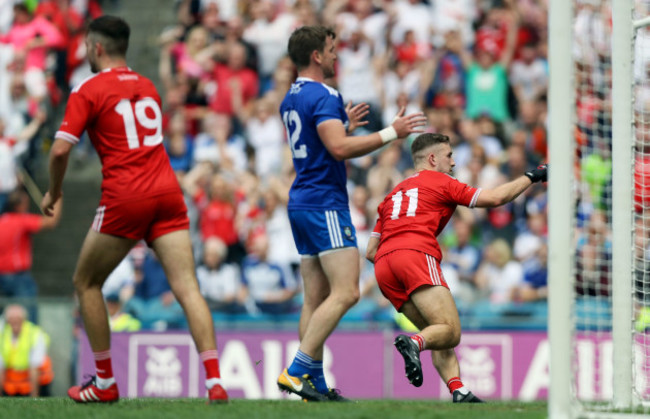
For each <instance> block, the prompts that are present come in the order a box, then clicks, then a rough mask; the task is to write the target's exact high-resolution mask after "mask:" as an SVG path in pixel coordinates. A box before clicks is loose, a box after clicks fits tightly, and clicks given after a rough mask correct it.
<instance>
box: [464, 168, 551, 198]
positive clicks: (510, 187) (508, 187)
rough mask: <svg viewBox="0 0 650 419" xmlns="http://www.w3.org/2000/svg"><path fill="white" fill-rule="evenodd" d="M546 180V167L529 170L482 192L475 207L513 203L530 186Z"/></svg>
mask: <svg viewBox="0 0 650 419" xmlns="http://www.w3.org/2000/svg"><path fill="white" fill-rule="evenodd" d="M547 179H548V165H546V164H542V165H539V166H538V167H537V168H536V169H534V170H530V171H528V172H526V173H525V174H524V176H520V177H518V178H517V179H515V180H513V181H510V182H508V183H504V184H503V185H500V186H497V187H496V188H494V189H486V190H482V191H481V192H480V194H479V196H478V199H477V200H476V206H477V207H480V208H491V207H498V206H500V205H503V204H507V203H508V202H511V201H514V200H515V198H517V197H518V196H519V195H520V194H521V193H522V192H523V191H525V190H526V189H528V187H529V186H530V185H532V184H533V183H537V182H546V181H547Z"/></svg>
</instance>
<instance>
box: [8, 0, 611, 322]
mask: <svg viewBox="0 0 650 419" xmlns="http://www.w3.org/2000/svg"><path fill="white" fill-rule="evenodd" d="M122 3H124V0H122ZM160 3H161V7H170V8H173V9H174V13H175V14H176V20H177V21H176V23H175V24H174V25H170V26H168V27H166V28H164V29H163V30H161V31H159V36H158V37H157V39H156V41H155V45H156V46H155V48H157V55H158V56H159V61H158V62H150V63H149V64H150V66H152V67H153V66H156V67H157V76H158V77H157V78H155V80H154V81H155V82H156V84H157V86H158V87H159V92H160V95H161V97H162V100H163V107H164V109H163V112H164V126H163V128H164V132H165V147H166V148H167V151H168V154H169V158H170V161H171V164H172V166H173V168H174V170H175V171H176V174H177V176H178V180H179V182H180V184H181V186H182V188H183V190H184V192H185V195H186V200H187V204H188V208H189V213H190V218H191V232H192V237H193V243H194V249H195V257H196V261H197V275H198V279H199V282H200V286H201V290H202V292H203V294H204V295H205V297H206V298H207V300H208V301H209V304H210V307H211V309H212V311H213V314H214V317H215V319H216V320H218V321H244V322H246V321H260V320H270V321H275V320H281V321H285V320H291V321H293V320H297V318H298V315H299V307H300V302H301V279H300V276H299V271H298V264H299V255H298V254H297V251H296V249H295V246H294V244H293V239H292V235H291V229H290V225H289V221H288V218H287V211H286V203H287V199H288V190H289V187H290V186H291V182H292V179H293V176H294V173H293V167H292V162H291V153H290V150H289V147H288V146H287V138H286V133H285V129H284V127H283V123H282V120H281V118H280V115H279V112H278V107H279V104H280V101H281V100H282V98H283V97H284V95H285V93H286V92H287V90H288V89H289V87H290V85H291V83H292V81H293V80H294V78H295V75H296V71H295V68H294V66H293V65H292V63H291V61H290V59H289V58H288V57H287V55H286V45H287V41H288V39H289V36H290V34H291V32H292V31H293V30H294V29H296V28H298V27H300V26H302V25H312V24H324V25H330V26H332V27H334V28H335V30H336V33H337V34H338V37H337V41H338V60H337V65H336V67H337V68H336V76H335V77H334V78H333V79H331V80H329V81H328V84H331V85H332V86H334V87H335V88H337V89H338V90H339V91H340V93H341V94H342V96H343V99H344V101H345V102H348V101H351V102H352V103H353V104H356V103H360V102H365V103H367V104H369V105H370V114H369V116H368V121H369V124H368V125H367V126H366V127H364V128H361V129H359V130H358V131H357V133H358V134H362V133H363V132H361V131H363V130H364V129H365V130H367V131H376V130H379V129H381V128H382V127H384V126H386V125H388V124H389V123H390V122H391V121H392V119H393V117H394V115H395V114H396V113H397V111H398V109H399V108H400V107H402V106H404V107H406V109H407V113H410V112H413V111H418V110H421V111H423V112H424V113H425V114H426V115H427V117H428V121H429V125H428V126H427V128H426V129H427V130H428V131H430V132H439V133H443V134H445V135H448V136H449V137H450V139H451V142H452V145H453V147H454V159H455V161H456V167H455V175H456V177H457V178H458V179H459V180H460V181H462V182H465V183H468V184H470V185H473V186H476V187H481V188H492V187H495V186H496V185H499V184H500V183H503V182H506V181H508V180H511V179H514V178H516V177H518V176H521V175H522V174H523V173H524V172H525V171H526V170H528V169H530V168H533V167H534V166H536V165H537V164H539V163H542V162H546V161H547V123H548V121H547V117H548V112H547V89H548V79H549V77H548V56H547V53H548V42H547V38H548V33H547V32H548V24H547V6H548V4H547V1H546V0H519V1H515V0H425V1H422V0H239V1H236V0H179V1H175V2H160ZM162 3H165V5H164V6H163V5H162ZM122 7H124V4H121V3H120V2H118V1H112V2H108V1H97V0H50V1H45V0H42V1H37V0H31V1H10V0H7V1H2V2H0V34H1V35H0V203H2V204H4V203H7V204H8V205H6V206H5V209H6V211H7V212H5V214H4V215H3V216H6V215H7V214H9V213H11V212H17V210H16V208H15V206H13V205H9V204H11V202H13V201H12V200H11V199H10V198H11V194H12V191H14V190H15V189H16V188H19V189H20V188H25V187H28V186H29V185H27V184H26V183H28V180H29V175H30V174H32V175H34V174H35V173H36V172H37V171H38V170H43V167H42V166H43V165H44V162H45V161H46V158H45V157H44V156H46V154H47V149H48V145H49V143H51V141H52V136H53V132H54V131H55V130H56V128H57V124H58V123H60V114H61V109H62V107H63V106H64V105H65V100H66V97H67V95H68V94H69V91H70V89H71V88H72V87H73V86H74V85H76V84H77V83H79V82H80V81H81V80H83V79H84V78H85V77H87V76H89V75H90V74H91V73H90V69H89V66H88V65H87V63H86V62H85V61H84V58H85V46H84V43H83V36H84V27H85V24H86V23H87V22H88V21H89V20H91V19H92V18H94V17H97V16H99V15H101V14H102V13H104V10H105V9H108V8H110V10H111V11H116V12H117V14H119V11H120V9H121V8H122ZM577 7H578V10H577V13H578V20H577V21H576V22H577V23H576V27H575V35H576V39H578V41H579V43H580V44H581V45H580V46H579V47H577V50H576V51H577V52H576V54H575V56H576V60H577V64H576V65H578V66H582V67H581V71H580V72H579V74H581V75H582V76H583V77H585V80H586V81H585V83H586V84H587V85H589V86H590V91H588V92H582V93H581V94H580V95H579V100H578V103H577V106H578V117H579V121H578V125H577V128H576V138H578V140H579V141H581V142H579V144H580V148H579V149H578V150H577V152H581V153H586V154H585V156H583V158H582V160H581V162H582V163H580V165H578V166H577V167H576V168H575V172H576V176H577V178H578V179H580V180H581V181H582V184H584V185H586V186H585V188H581V191H583V192H579V197H578V199H579V200H580V206H579V207H580V214H579V216H578V219H579V223H578V225H577V226H576V228H577V229H578V231H577V235H576V237H579V239H578V240H577V243H576V246H577V252H587V253H586V254H588V255H589V257H588V258H585V259H580V260H587V261H593V263H592V265H593V264H596V265H597V266H596V265H594V266H591V265H590V266H585V267H583V271H584V272H588V275H585V278H584V281H590V282H589V283H590V284H591V283H593V284H594V287H592V288H593V289H592V288H589V287H588V286H580V293H583V294H592V295H597V294H599V293H607V292H608V291H607V290H608V288H607V287H604V288H603V287H600V286H599V284H600V282H601V281H608V279H607V278H608V276H607V275H606V274H604V273H603V272H605V271H606V270H607V269H609V268H608V267H609V259H610V257H609V254H611V244H608V243H611V239H610V235H611V229H610V228H609V227H608V226H609V220H608V215H607V212H606V211H603V209H604V208H605V207H606V206H607V205H608V202H609V201H608V199H610V198H609V196H610V195H611V157H609V156H610V154H611V153H608V150H609V149H610V148H611V122H608V121H610V120H611V115H610V114H611V110H610V109H608V105H607V104H606V102H607V99H608V97H607V95H608V94H609V91H610V90H609V89H610V86H609V84H610V80H609V78H608V77H609V75H608V73H607V70H606V71H603V70H602V69H603V68H604V67H603V66H602V65H598V64H599V63H603V62H606V60H607V59H608V57H609V54H610V53H609V48H608V45H609V44H608V39H609V35H608V34H609V31H610V29H609V28H610V13H609V11H608V10H606V9H603V8H602V7H601V6H600V2H598V1H593V0H592V1H587V0H583V1H579V2H578V4H577ZM125 18H126V20H127V21H128V20H129V17H128V16H125ZM597 29H598V30H597ZM591 34H598V36H590V35H591ZM132 42H133V40H132ZM603 46H605V47H603ZM158 52H159V54H158ZM134 70H135V71H139V72H143V69H141V68H134ZM149 70H151V69H149ZM583 85H584V83H583ZM580 123H582V125H581V124H580ZM608 124H609V125H608ZM411 141H412V138H408V139H405V140H403V141H397V142H394V143H392V144H390V145H388V146H386V147H384V148H383V149H381V150H379V151H377V152H375V153H373V154H371V155H368V156H365V157H360V158H356V159H352V160H349V161H347V162H346V164H347V168H348V178H349V183H348V191H349V196H350V209H351V212H352V219H353V222H354V225H355V228H356V232H357V239H358V242H359V247H360V253H361V254H364V253H365V246H366V243H367V239H368V237H369V234H370V232H371V231H372V229H373V227H374V223H375V220H376V208H377V205H378V204H379V202H381V200H382V199H383V198H384V196H385V194H387V193H388V192H389V191H390V190H391V189H392V188H393V187H394V186H395V185H396V184H397V183H398V182H400V181H401V180H402V179H404V178H405V177H406V176H408V175H409V174H410V173H411V170H412V169H411V160H410V153H409V146H410V142H411ZM592 150H596V151H598V152H592ZM603 150H605V152H604V153H603V152H602V151H603ZM592 154H593V156H594V157H593V158H590V159H585V158H584V157H588V156H591V155H592ZM603 155H605V157H604V158H603V157H602V156H603ZM73 157H74V160H75V161H74V162H73V164H74V165H96V164H97V160H98V159H97V157H96V155H95V154H94V152H93V151H92V147H91V146H90V144H89V141H87V139H86V140H85V141H82V143H81V144H80V145H78V146H77V148H76V149H75V152H74V156H73ZM607 159H609V160H607ZM39 167H40V168H39ZM27 189H28V188H27ZM70 204H72V205H74V203H68V202H66V204H65V205H70ZM33 208H34V207H33ZM22 211H23V212H27V210H26V209H25V210H22ZM65 211H66V209H65V208H64V212H65ZM32 212H34V210H32ZM3 216H0V223H1V222H2V218H1V217H3ZM36 217H40V216H36ZM0 230H2V229H1V228H0ZM37 230H38V229H32V230H30V231H29V232H28V233H29V234H32V233H35V232H36V231H37ZM2 234H3V233H2V232H0V238H1V236H2ZM25 234H27V233H25ZM58 234H60V240H65V233H64V232H61V231H60V232H59V233H58ZM546 237H547V192H546V187H545V186H544V185H540V186H536V187H533V188H530V189H529V190H527V191H526V192H525V193H524V194H522V195H521V196H520V197H519V198H518V199H517V200H516V201H514V202H513V203H511V204H508V205H506V206H503V207H500V208H494V209H488V210H486V209H468V208H459V209H458V210H457V212H456V214H455V215H454V217H453V219H452V221H451V222H450V223H449V225H448V226H447V228H446V230H445V231H444V232H443V234H442V235H441V236H440V237H439V239H440V244H441V246H442V247H443V252H444V257H443V261H442V264H441V266H442V270H443V272H444V276H445V279H446V280H447V282H448V283H449V285H450V288H451V291H452V293H453V294H454V296H455V298H456V302H457V305H458V308H459V311H460V313H461V318H462V319H463V327H464V328H523V329H545V328H546V310H547V307H546V296H547V292H546V285H547V271H546V257H547V244H546ZM0 242H1V240H0ZM30 258H31V255H30ZM0 259H1V258H0ZM30 263H31V261H30ZM590 263H591V262H590ZM3 268H4V267H3V266H1V264H0V279H1V278H2V277H3V276H4V277H8V276H10V275H15V274H18V273H20V272H22V271H29V269H30V268H31V266H25V265H23V266H21V267H20V269H21V271H20V272H3ZM590 269H591V271H590ZM32 280H33V279H32ZM5 282H6V281H5ZM9 282H10V281H9ZM15 282H16V281H14V282H13V284H14V285H15ZM35 283H38V281H35ZM2 284H4V282H2V283H0V285H2ZM359 284H360V287H361V290H362V299H361V301H360V302H359V304H358V305H357V306H355V307H354V308H353V309H352V310H351V311H350V313H348V315H346V317H345V318H344V320H343V322H344V323H345V322H349V323H352V322H359V321H364V322H384V323H387V322H388V323H391V324H397V325H398V326H404V327H406V326H405V325H403V323H402V322H401V320H400V319H399V318H398V317H396V316H395V312H394V310H393V309H392V308H391V307H390V304H389V303H388V301H387V300H385V299H384V298H383V297H382V295H381V293H380V292H379V290H378V288H377V285H376V281H375V278H374V274H373V266H372V265H371V264H370V263H369V262H367V261H365V260H362V273H361V276H360V278H359ZM10 285H11V283H10ZM36 285H37V284H36ZM2 287H4V285H2ZM35 289H36V287H35ZM12 292H14V290H12V289H11V286H7V287H6V289H0V293H2V295H4V296H9V297H11V296H12V294H11V293H12ZM34 292H36V291H34ZM104 292H105V295H106V297H107V301H108V306H109V311H110V312H111V316H112V319H113V327H114V329H115V330H137V329H139V328H144V329H154V330H165V329H169V328H184V327H186V324H185V323H184V319H183V313H182V310H181V309H180V306H179V305H178V303H177V302H175V301H174V298H173V296H172V294H171V292H170V289H169V286H168V285H167V282H166V280H165V276H164V273H163V272H162V268H161V266H160V264H159V263H158V261H157V260H156V257H155V255H154V254H153V253H152V252H151V251H149V250H148V249H147V248H146V246H144V245H142V246H138V247H136V248H135V249H134V250H133V251H132V252H131V254H130V255H129V256H128V257H127V258H126V259H125V260H124V261H123V263H122V264H121V265H120V266H119V267H118V268H117V269H116V270H115V272H114V273H113V274H112V275H111V277H110V278H109V280H108V281H107V283H106V285H105V287H104ZM14 295H15V294H14ZM39 296H41V295H40V294H39Z"/></svg>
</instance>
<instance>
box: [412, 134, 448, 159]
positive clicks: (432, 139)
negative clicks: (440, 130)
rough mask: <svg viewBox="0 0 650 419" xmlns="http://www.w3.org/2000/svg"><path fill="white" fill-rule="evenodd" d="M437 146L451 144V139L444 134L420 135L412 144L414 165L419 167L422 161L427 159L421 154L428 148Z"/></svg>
mask: <svg viewBox="0 0 650 419" xmlns="http://www.w3.org/2000/svg"><path fill="white" fill-rule="evenodd" d="M437 144H449V137H447V136H446V135H442V134H432V133H428V132H426V133H424V134H420V135H418V136H417V137H416V138H415V140H414V141H413V144H411V156H412V157H413V164H414V165H416V166H417V164H418V163H419V162H420V160H422V159H423V158H426V156H425V155H424V154H423V153H421V151H422V150H426V149H427V148H429V147H431V146H433V145H437Z"/></svg>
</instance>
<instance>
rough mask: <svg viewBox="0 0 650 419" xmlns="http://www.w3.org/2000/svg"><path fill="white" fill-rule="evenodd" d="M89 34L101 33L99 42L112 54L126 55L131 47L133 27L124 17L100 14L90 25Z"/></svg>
mask: <svg viewBox="0 0 650 419" xmlns="http://www.w3.org/2000/svg"><path fill="white" fill-rule="evenodd" d="M88 34H89V35H91V34H94V35H99V36H100V38H101V40H99V42H100V43H101V44H102V45H103V46H104V49H105V50H106V53H107V54H108V55H111V56H120V57H125V56H126V51H127V49H128V48H129V36H130V35H131V28H129V24H128V23H126V22H125V21H124V19H122V18H119V17H117V16H109V15H105V16H100V17H98V18H97V19H95V20H93V21H92V22H90V25H88Z"/></svg>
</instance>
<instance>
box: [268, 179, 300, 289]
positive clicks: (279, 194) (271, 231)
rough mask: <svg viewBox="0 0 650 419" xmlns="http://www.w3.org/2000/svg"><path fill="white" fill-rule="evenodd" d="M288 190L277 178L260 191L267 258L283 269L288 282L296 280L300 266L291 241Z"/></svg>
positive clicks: (298, 257)
mask: <svg viewBox="0 0 650 419" xmlns="http://www.w3.org/2000/svg"><path fill="white" fill-rule="evenodd" d="M288 200H289V191H288V188H287V187H286V185H284V184H283V183H282V182H281V181H280V180H279V179H278V178H272V179H270V180H269V181H268V186H267V187H266V188H265V189H264V190H263V191H262V205H263V208H264V226H263V228H264V231H265V232H266V236H267V238H268V242H269V250H268V254H267V260H268V261H269V262H270V263H273V264H276V265H278V266H280V267H281V268H282V269H283V270H284V271H285V276H286V277H287V281H289V282H297V279H298V278H296V273H297V271H298V267H299V266H300V255H298V249H296V244H295V243H294V241H293V234H292V233H291V224H290V223H289V216H288V213H287V202H288Z"/></svg>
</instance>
